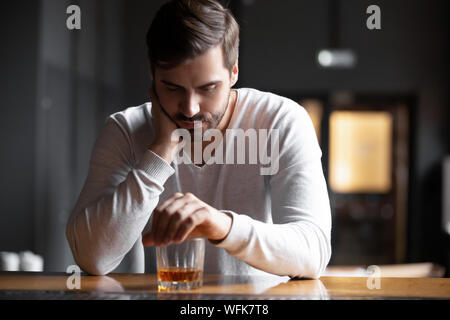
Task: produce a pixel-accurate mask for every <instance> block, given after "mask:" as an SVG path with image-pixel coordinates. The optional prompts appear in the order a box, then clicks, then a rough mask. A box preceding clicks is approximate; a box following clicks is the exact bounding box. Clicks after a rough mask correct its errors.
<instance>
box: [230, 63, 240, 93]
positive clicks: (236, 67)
mask: <svg viewBox="0 0 450 320" xmlns="http://www.w3.org/2000/svg"><path fill="white" fill-rule="evenodd" d="M238 80H239V59H236V62H235V63H234V66H233V68H232V69H231V83H230V84H231V87H233V86H234V85H235V84H236V82H238Z"/></svg>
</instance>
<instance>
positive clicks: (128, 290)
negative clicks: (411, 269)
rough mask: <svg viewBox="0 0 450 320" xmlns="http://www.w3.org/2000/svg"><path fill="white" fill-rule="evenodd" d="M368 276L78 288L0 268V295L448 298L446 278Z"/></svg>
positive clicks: (141, 278) (207, 279) (101, 282)
mask: <svg viewBox="0 0 450 320" xmlns="http://www.w3.org/2000/svg"><path fill="white" fill-rule="evenodd" d="M371 280H373V279H368V278H366V277H322V278H320V279H319V280H289V279H286V278H279V277H270V276H269V277H264V276H251V277H250V276H216V275H205V276H204V284H203V287H202V288H200V289H196V290H190V291H177V292H158V286H157V282H156V275H153V274H110V275H108V276H86V275H81V277H80V278H79V282H78V283H79V285H80V288H79V289H76V288H73V286H74V285H76V284H77V283H76V281H75V278H74V274H65V273H28V272H0V299H3V300H5V299H8V300H10V299H32V300H35V299H37V300H41V299H43V300H47V299H48V300H60V299H68V300H70V299H75V300H84V299H106V300H110V299H111V300H114V299H125V300H128V299H129V300H141V299H142V300H159V299H160V300H174V299H181V300H210V299H211V300H218V299H221V300H245V299H249V300H255V299H258V300H259V299H289V300H303V299H308V300H311V299H314V300H335V299H336V300H340V299H345V300H347V299H357V300H359V299H364V300H365V299H386V300H388V299H389V300H391V299H401V300H404V299H450V279H449V278H380V279H379V281H378V282H377V283H372V282H371ZM371 283H372V284H371ZM71 288H73V289H71Z"/></svg>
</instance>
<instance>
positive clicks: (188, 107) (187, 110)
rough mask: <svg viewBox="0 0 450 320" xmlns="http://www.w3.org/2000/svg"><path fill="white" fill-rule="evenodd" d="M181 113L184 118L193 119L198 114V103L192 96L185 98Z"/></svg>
mask: <svg viewBox="0 0 450 320" xmlns="http://www.w3.org/2000/svg"><path fill="white" fill-rule="evenodd" d="M181 112H182V113H183V115H184V116H185V117H186V118H193V117H194V116H195V115H196V114H197V113H199V112H200V103H199V101H198V99H197V98H196V97H195V95H194V94H190V95H187V96H186V99H185V100H184V101H183V103H182V105H181Z"/></svg>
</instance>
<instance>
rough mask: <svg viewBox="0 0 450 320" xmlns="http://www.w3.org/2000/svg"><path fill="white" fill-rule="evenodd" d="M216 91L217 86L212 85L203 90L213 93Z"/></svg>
mask: <svg viewBox="0 0 450 320" xmlns="http://www.w3.org/2000/svg"><path fill="white" fill-rule="evenodd" d="M215 89H216V86H215V85H211V86H207V87H204V88H203V90H204V91H206V92H211V91H214V90H215Z"/></svg>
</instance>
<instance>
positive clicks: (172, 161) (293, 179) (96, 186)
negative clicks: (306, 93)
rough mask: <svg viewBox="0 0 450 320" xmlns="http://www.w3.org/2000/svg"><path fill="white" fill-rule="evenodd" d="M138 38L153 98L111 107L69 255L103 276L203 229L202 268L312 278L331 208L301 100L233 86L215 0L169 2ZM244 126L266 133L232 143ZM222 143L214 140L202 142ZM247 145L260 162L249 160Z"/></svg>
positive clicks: (233, 29)
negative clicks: (143, 42) (144, 46)
mask: <svg viewBox="0 0 450 320" xmlns="http://www.w3.org/2000/svg"><path fill="white" fill-rule="evenodd" d="M147 42H148V47H149V59H150V67H151V70H150V72H151V76H152V79H153V81H154V86H153V88H151V89H150V91H149V92H150V100H151V103H147V104H144V105H142V106H139V107H134V108H129V109H127V110H125V111H123V112H119V113H117V114H114V115H112V116H111V117H110V118H109V119H108V121H107V123H106V125H105V127H104V128H103V130H102V132H101V134H100V136H99V137H98V140H97V142H96V144H95V147H94V150H93V154H92V158H91V163H90V170H89V174H88V177H87V180H86V183H85V186H84V188H83V190H82V192H81V195H80V198H79V200H78V202H77V204H76V206H75V208H74V210H73V213H72V215H71V217H70V219H69V221H68V225H67V238H68V241H69V243H70V246H71V249H72V252H73V255H74V257H75V260H76V262H77V263H78V264H79V266H80V267H81V268H83V270H84V271H86V272H88V273H90V274H101V275H103V274H108V273H110V272H113V271H114V270H115V269H116V268H117V267H118V266H119V265H120V264H121V262H122V261H123V260H125V259H126V258H128V259H131V260H132V261H134V263H135V264H134V268H132V269H131V271H133V272H144V246H162V245H168V244H171V243H179V242H182V241H184V240H185V239H186V238H188V237H194V236H200V237H205V238H207V239H208V241H207V247H206V255H205V267H204V269H205V273H215V274H241V275H250V274H258V273H271V274H276V275H280V276H290V277H307V278H317V277H319V276H320V274H321V272H323V271H324V269H325V267H326V266H327V264H328V261H329V259H330V255H331V247H330V232H331V217H330V206H329V200H328V194H327V188H326V183H325V179H324V176H323V172H322V166H321V160H320V159H321V150H320V148H319V145H318V143H317V138H316V136H315V132H314V129H313V126H312V123H311V120H310V118H309V117H308V115H307V113H306V111H305V110H304V109H303V108H302V107H301V106H299V105H298V104H296V103H294V102H293V101H291V100H289V99H287V98H283V97H280V96H277V95H274V94H270V93H264V92H260V91H258V90H254V89H237V90H234V89H232V88H233V86H234V85H235V83H236V82H237V79H238V74H239V69H238V48H239V27H238V25H237V23H236V21H235V20H234V18H233V16H232V15H231V14H230V12H229V11H228V10H226V9H224V8H223V7H222V6H221V5H220V4H219V3H217V2H216V1H213V0H196V1H193V0H174V1H171V2H169V3H167V4H166V5H164V6H163V7H161V9H160V10H159V11H158V13H157V15H156V17H155V19H154V20H153V22H152V25H151V27H150V30H149V32H148V36H147ZM213 130H214V132H215V135H214V139H211V137H209V139H208V138H207V136H208V132H211V131H213ZM252 130H253V131H252ZM243 131H245V132H249V134H248V135H246V137H247V138H248V139H249V140H250V138H251V137H253V138H254V137H259V138H261V137H263V138H264V137H266V139H262V142H261V139H260V141H258V142H257V143H254V141H253V143H252V142H251V141H250V142H249V143H247V144H245V145H244V146H242V145H240V146H239V145H236V144H233V141H232V140H233V138H234V137H235V135H238V133H242V132H243ZM252 132H255V134H253V135H252V134H251V133H252ZM177 133H178V134H177ZM186 133H189V134H190V137H189V136H187V135H186ZM199 133H200V134H199ZM264 133H269V135H268V136H267V135H266V136H265V135H264ZM187 137H188V138H187ZM221 137H222V138H221ZM182 138H183V141H180V140H181V139H182ZM216 139H217V140H218V141H216ZM271 139H272V140H271ZM273 139H275V140H273ZM213 140H214V141H213ZM274 141H275V142H274ZM182 142H184V144H183V143H182ZM190 142H192V143H190ZM219 142H220V145H221V146H223V148H222V149H220V148H211V145H214V146H216V147H217V146H218V145H219ZM273 142H274V143H273ZM189 144H190V148H189V147H186V146H188V145H189ZM181 145H184V148H183V150H182V151H183V154H184V156H183V158H182V159H181V160H180V157H179V155H180V146H181ZM256 145H257V146H259V147H260V149H259V150H258V151H257V154H258V155H260V157H259V160H260V161H259V163H255V162H254V158H253V161H252V159H251V158H252V154H251V152H252V150H253V151H255V146H256ZM194 146H195V147H197V151H200V152H198V153H197V155H198V154H200V161H191V162H189V161H185V160H186V159H188V160H189V159H191V160H192V159H194V158H197V157H195V155H196V153H195V152H196V151H195V147H194ZM235 147H236V148H235ZM261 147H262V148H261ZM211 149H213V150H212V151H211ZM207 150H209V152H205V151H207ZM221 150H222V151H223V154H221ZM235 151H236V156H237V157H239V156H242V153H246V154H245V156H244V158H245V161H244V163H242V161H241V162H240V163H236V162H234V163H233V162H232V161H230V160H232V156H234V154H235ZM269 151H270V154H271V155H274V156H275V159H273V158H272V160H274V161H276V165H275V166H274V167H273V168H272V169H271V170H269V174H268V172H267V171H264V170H263V169H264V167H265V166H266V165H267V164H268V161H266V160H267V157H261V154H263V155H266V156H267V154H269ZM208 154H209V155H210V157H208ZM230 154H231V156H230ZM205 155H206V158H205V157H203V156H205ZM221 157H223V160H224V161H219V160H220V158H221ZM211 158H213V159H214V161H211ZM261 158H263V159H262V160H264V161H261ZM183 159H184V160H183ZM197 160H198V159H197ZM241 160H242V158H241ZM272 164H273V161H272ZM130 257H131V258H130Z"/></svg>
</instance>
